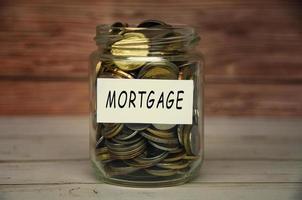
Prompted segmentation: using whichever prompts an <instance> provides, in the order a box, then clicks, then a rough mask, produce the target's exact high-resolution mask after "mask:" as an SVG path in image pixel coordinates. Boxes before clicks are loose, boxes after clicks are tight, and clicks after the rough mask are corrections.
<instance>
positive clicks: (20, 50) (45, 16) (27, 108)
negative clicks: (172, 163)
mask: <svg viewBox="0 0 302 200" xmlns="http://www.w3.org/2000/svg"><path fill="white" fill-rule="evenodd" d="M301 12H302V3H301V2H300V1H284V0H283V1H281V0H267V1H263V0H253V1H252V0H245V1H236V0H225V1H224V0H211V1H210V0H207V1H202V0H187V1H180V0H173V1H172V0H164V1H163V0H153V1H142V0H125V1H122V0H72V1H71V0H44V1H41V0H1V1H0V17H1V22H0V23H1V26H0V30H1V31H0V40H1V46H0V63H1V66H0V91H1V92H0V93H1V98H0V114H1V115H85V114H88V82H87V81H88V67H87V66H88V55H89V54H90V52H92V51H93V50H94V49H95V44H94V41H93V37H94V34H95V26H96V25H97V24H102V23H109V24H111V23H112V22H115V21H122V22H128V23H130V24H136V23H139V22H140V21H142V20H144V19H159V20H163V21H166V22H167V23H185V24H189V25H192V26H194V27H196V28H197V29H198V31H199V33H200V35H201V37H202V41H201V43H200V46H199V48H200V50H201V51H202V52H203V53H204V55H205V59H206V68H205V72H206V76H205V77H206V87H205V112H206V115H207V116H302V103H301V102H302V14H301Z"/></svg>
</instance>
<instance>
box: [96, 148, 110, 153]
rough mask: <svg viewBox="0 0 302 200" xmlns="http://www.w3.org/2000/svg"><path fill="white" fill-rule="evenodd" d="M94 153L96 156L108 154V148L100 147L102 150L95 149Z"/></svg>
mask: <svg viewBox="0 0 302 200" xmlns="http://www.w3.org/2000/svg"><path fill="white" fill-rule="evenodd" d="M95 153H96V154H97V155H98V154H104V153H108V148H107V147H102V148H99V149H96V150H95Z"/></svg>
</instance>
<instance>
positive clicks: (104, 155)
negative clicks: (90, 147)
mask: <svg viewBox="0 0 302 200" xmlns="http://www.w3.org/2000/svg"><path fill="white" fill-rule="evenodd" d="M96 158H97V159H98V160H100V161H105V160H110V159H111V156H110V154H109V153H101V154H98V155H97V157H96Z"/></svg>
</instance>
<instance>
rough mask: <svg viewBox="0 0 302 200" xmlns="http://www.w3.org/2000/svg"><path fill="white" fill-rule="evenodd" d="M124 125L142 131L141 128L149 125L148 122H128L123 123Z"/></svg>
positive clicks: (143, 128)
mask: <svg viewBox="0 0 302 200" xmlns="http://www.w3.org/2000/svg"><path fill="white" fill-rule="evenodd" d="M125 126H126V127H128V128H130V129H131V130H134V131H142V130H145V129H146V128H148V127H149V126H150V124H135V123H128V124H125Z"/></svg>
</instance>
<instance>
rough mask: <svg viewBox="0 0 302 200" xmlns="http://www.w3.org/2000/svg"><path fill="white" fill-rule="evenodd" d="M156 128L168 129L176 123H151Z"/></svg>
mask: <svg viewBox="0 0 302 200" xmlns="http://www.w3.org/2000/svg"><path fill="white" fill-rule="evenodd" d="M152 125H153V126H154V127H155V128H156V129H158V130H169V129H172V128H174V127H175V126H176V124H152Z"/></svg>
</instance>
